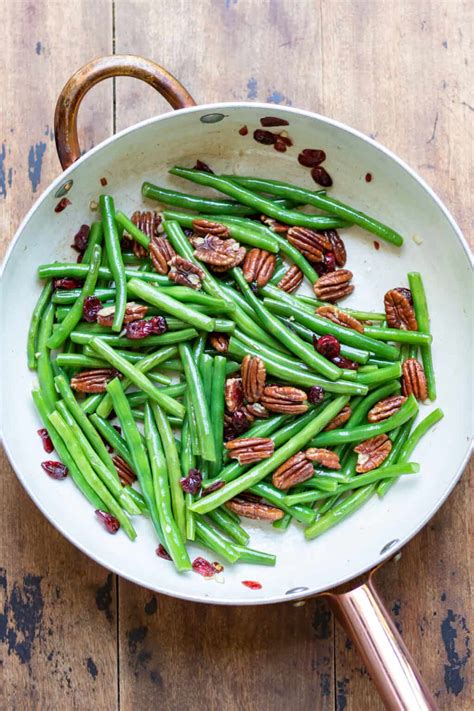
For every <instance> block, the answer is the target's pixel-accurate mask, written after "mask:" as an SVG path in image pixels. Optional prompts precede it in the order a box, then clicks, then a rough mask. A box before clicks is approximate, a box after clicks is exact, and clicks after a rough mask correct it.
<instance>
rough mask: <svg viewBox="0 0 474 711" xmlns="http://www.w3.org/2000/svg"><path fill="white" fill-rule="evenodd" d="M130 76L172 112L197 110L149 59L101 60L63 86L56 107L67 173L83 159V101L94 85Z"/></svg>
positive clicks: (170, 77)
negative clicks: (80, 132) (150, 89)
mask: <svg viewBox="0 0 474 711" xmlns="http://www.w3.org/2000/svg"><path fill="white" fill-rule="evenodd" d="M117 76H127V77H134V78H136V79H141V81H145V82H146V83H147V84H150V86H152V87H153V88H154V89H156V90H157V91H158V92H159V93H160V94H161V95H162V96H164V98H165V99H166V100H167V101H168V102H169V103H170V104H171V106H172V107H173V109H182V108H184V107H186V106H195V104H196V102H195V101H194V99H193V97H192V96H191V95H190V94H189V93H188V92H187V91H186V89H185V88H184V86H182V85H181V84H180V83H179V81H178V80H177V79H175V77H174V76H173V75H172V74H170V73H169V72H167V71H166V69H163V67H160V65H159V64H155V62H152V61H151V60H150V59H144V58H143V57H137V56H135V55H133V54H114V55H110V56H108V57H99V58H98V59H93V60H92V62H89V63H88V64H85V65H84V66H83V67H81V68H80V69H79V70H78V71H77V72H76V73H75V74H73V75H72V77H71V78H70V79H69V81H68V82H67V83H66V85H65V86H64V88H63V90H62V91H61V93H60V95H59V98H58V101H57V103H56V111H55V114H54V132H55V136H56V148H57V151H58V156H59V160H60V162H61V165H62V167H63V168H64V169H66V168H68V167H69V166H70V165H72V164H73V163H74V161H76V160H77V159H78V158H79V156H80V155H81V149H80V148H79V140H78V137H77V113H78V111H79V106H80V104H81V101H82V99H83V98H84V96H85V95H86V94H87V92H88V91H89V89H91V88H92V87H93V86H95V84H98V83H99V82H101V81H103V80H104V79H110V77H117Z"/></svg>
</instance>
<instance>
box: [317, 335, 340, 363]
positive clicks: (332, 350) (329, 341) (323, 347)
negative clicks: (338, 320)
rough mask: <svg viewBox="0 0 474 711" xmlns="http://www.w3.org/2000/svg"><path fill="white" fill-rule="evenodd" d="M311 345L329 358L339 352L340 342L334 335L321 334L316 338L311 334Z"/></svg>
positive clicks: (334, 356)
mask: <svg viewBox="0 0 474 711" xmlns="http://www.w3.org/2000/svg"><path fill="white" fill-rule="evenodd" d="M313 345H314V347H315V349H316V350H317V351H318V353H320V354H321V355H322V356H324V357H325V358H328V359H329V360H332V359H333V358H336V356H338V355H339V353H340V352H341V344H340V343H339V341H338V340H337V338H336V337H335V336H321V338H318V337H317V336H315V335H314V334H313Z"/></svg>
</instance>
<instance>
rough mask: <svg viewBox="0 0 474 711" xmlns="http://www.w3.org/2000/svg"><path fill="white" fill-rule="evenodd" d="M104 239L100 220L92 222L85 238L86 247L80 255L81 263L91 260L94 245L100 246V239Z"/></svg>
mask: <svg viewBox="0 0 474 711" xmlns="http://www.w3.org/2000/svg"><path fill="white" fill-rule="evenodd" d="M103 239H104V230H103V228H102V222H93V223H92V225H91V228H90V231H89V238H88V240H87V247H86V250H85V252H84V254H83V255H82V261H81V264H89V263H90V261H91V260H92V255H93V254H94V251H95V246H96V245H100V246H102V241H103Z"/></svg>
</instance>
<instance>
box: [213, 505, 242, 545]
mask: <svg viewBox="0 0 474 711" xmlns="http://www.w3.org/2000/svg"><path fill="white" fill-rule="evenodd" d="M208 516H209V518H210V520H211V521H212V523H214V524H215V525H216V526H218V527H219V528H220V529H221V531H223V532H224V533H225V534H227V535H228V536H229V538H231V539H232V540H233V541H235V542H236V543H240V544H241V545H242V546H246V545H247V543H248V542H249V540H250V536H249V534H248V533H247V531H246V530H245V529H244V528H242V526H240V525H239V524H238V523H236V522H235V521H234V519H233V518H232V517H231V516H229V513H228V511H227V509H226V508H225V507H224V506H223V507H222V508H220V509H214V511H210V512H209V514H208Z"/></svg>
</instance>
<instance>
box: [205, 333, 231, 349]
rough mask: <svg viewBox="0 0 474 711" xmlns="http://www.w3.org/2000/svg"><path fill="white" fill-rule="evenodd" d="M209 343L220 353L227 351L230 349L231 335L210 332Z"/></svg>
mask: <svg viewBox="0 0 474 711" xmlns="http://www.w3.org/2000/svg"><path fill="white" fill-rule="evenodd" d="M209 343H210V344H211V346H212V347H213V348H214V350H215V351H217V352H218V353H227V351H228V349H229V336H228V335H227V334H226V333H217V332H216V331H214V333H210V334H209Z"/></svg>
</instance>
